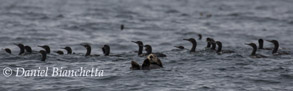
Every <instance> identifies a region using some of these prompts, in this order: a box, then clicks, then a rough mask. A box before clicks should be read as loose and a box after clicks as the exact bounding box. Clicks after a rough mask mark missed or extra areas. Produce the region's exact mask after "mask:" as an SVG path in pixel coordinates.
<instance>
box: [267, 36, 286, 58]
mask: <svg viewBox="0 0 293 91" xmlns="http://www.w3.org/2000/svg"><path fill="white" fill-rule="evenodd" d="M267 41H268V42H271V43H273V44H274V49H273V51H272V54H274V55H289V54H290V53H289V52H285V51H280V52H278V49H279V42H278V41H277V40H267Z"/></svg>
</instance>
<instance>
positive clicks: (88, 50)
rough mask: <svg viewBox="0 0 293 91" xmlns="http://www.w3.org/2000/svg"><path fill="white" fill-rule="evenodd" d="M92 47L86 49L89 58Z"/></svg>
mask: <svg viewBox="0 0 293 91" xmlns="http://www.w3.org/2000/svg"><path fill="white" fill-rule="evenodd" d="M91 51H92V50H91V47H87V48H86V54H85V56H89V55H91Z"/></svg>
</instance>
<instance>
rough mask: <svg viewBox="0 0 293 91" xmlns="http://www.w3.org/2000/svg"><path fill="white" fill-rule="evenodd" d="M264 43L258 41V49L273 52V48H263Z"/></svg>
mask: <svg viewBox="0 0 293 91" xmlns="http://www.w3.org/2000/svg"><path fill="white" fill-rule="evenodd" d="M263 44H264V41H263V39H258V49H262V50H272V48H264V47H263Z"/></svg>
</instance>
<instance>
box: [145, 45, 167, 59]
mask: <svg viewBox="0 0 293 91" xmlns="http://www.w3.org/2000/svg"><path fill="white" fill-rule="evenodd" d="M144 47H145V51H146V52H147V53H146V55H150V54H155V55H156V56H158V57H167V55H165V54H163V53H152V46H151V45H145V46H144Z"/></svg>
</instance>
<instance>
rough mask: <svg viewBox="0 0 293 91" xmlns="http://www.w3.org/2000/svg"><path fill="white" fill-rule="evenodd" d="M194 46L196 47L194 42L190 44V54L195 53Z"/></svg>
mask: <svg viewBox="0 0 293 91" xmlns="http://www.w3.org/2000/svg"><path fill="white" fill-rule="evenodd" d="M196 45H197V44H196V42H192V47H191V50H190V52H195V49H196Z"/></svg>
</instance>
